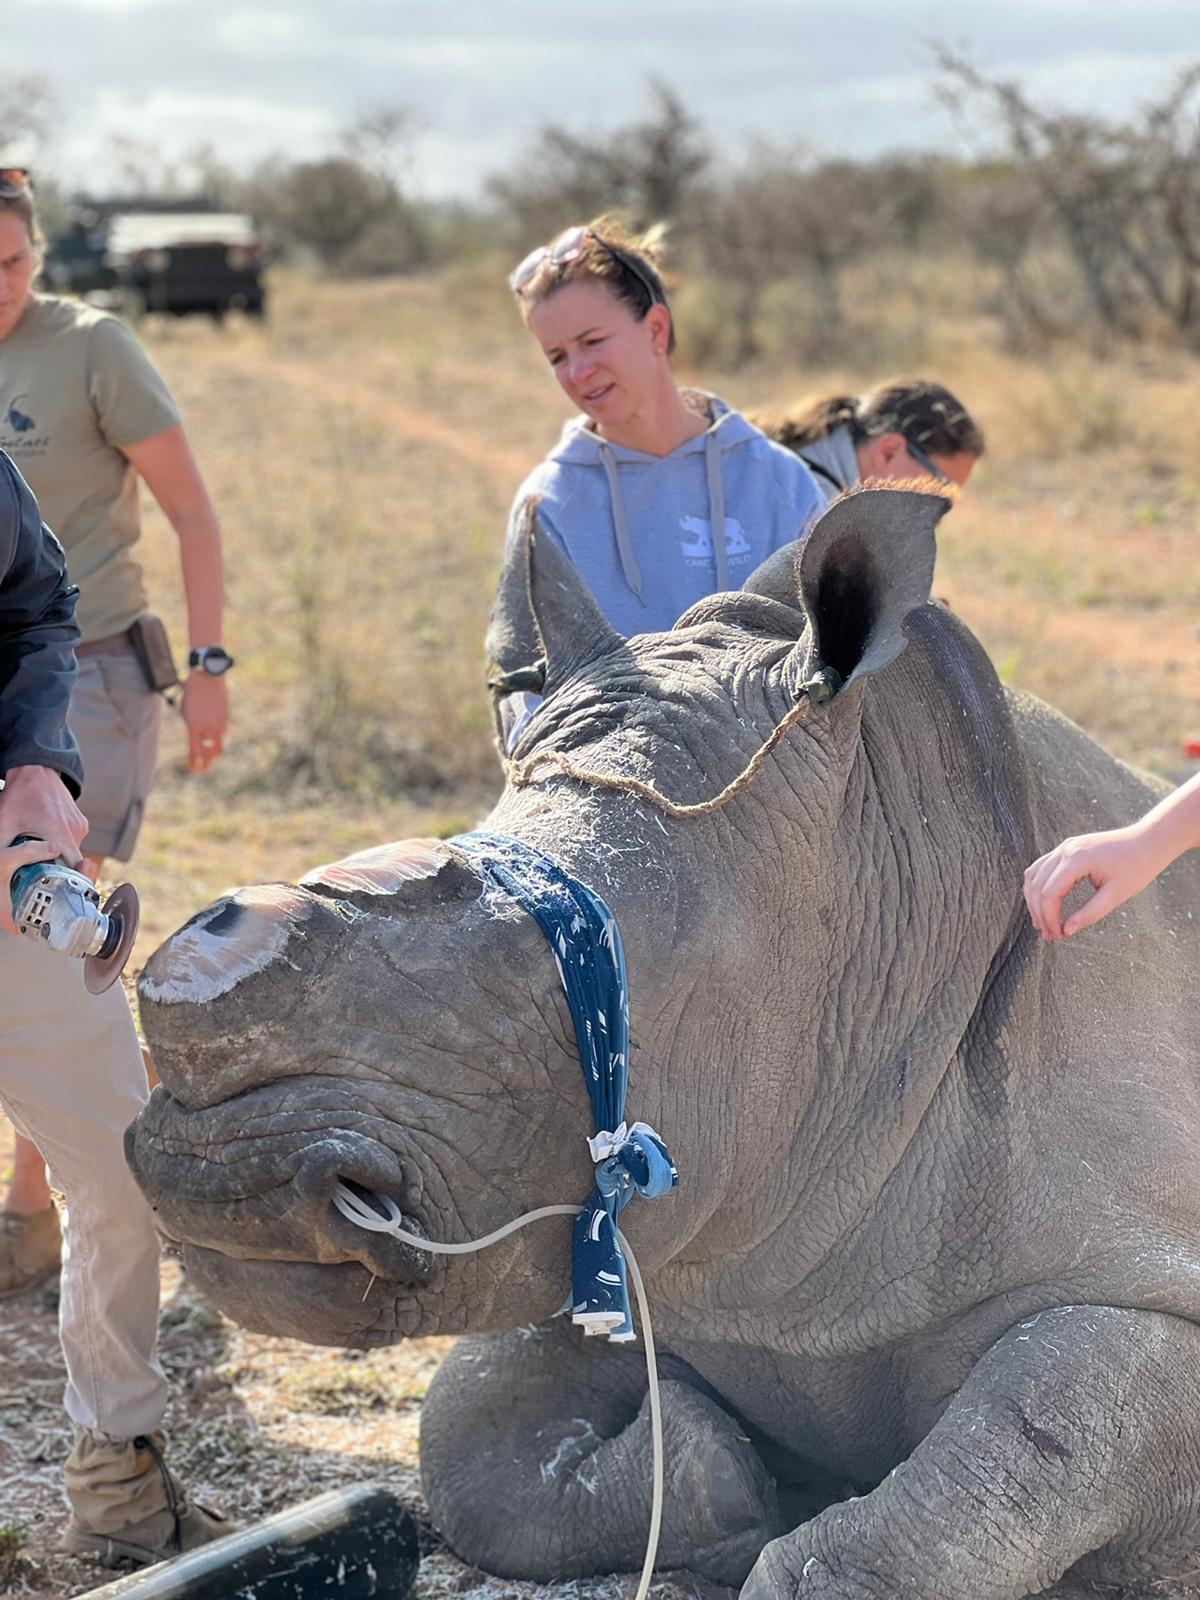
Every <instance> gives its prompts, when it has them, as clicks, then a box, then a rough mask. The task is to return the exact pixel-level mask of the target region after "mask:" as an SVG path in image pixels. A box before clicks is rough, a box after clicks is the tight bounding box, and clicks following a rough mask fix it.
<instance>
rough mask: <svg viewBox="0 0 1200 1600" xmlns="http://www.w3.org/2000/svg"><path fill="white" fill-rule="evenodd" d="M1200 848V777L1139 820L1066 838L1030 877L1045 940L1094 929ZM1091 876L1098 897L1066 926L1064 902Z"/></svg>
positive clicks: (1028, 896)
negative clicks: (1179, 860) (1186, 855)
mask: <svg viewBox="0 0 1200 1600" xmlns="http://www.w3.org/2000/svg"><path fill="white" fill-rule="evenodd" d="M1197 846H1200V773H1197V774H1196V776H1195V777H1194V778H1189V779H1188V781H1187V782H1186V783H1185V784H1183V785H1182V786H1181V787H1180V788H1178V789H1176V790H1175V792H1174V794H1169V795H1168V796H1167V797H1166V799H1165V800H1160V801H1159V803H1158V805H1156V806H1155V807H1154V809H1153V810H1152V811H1148V812H1147V813H1146V815H1145V816H1144V817H1141V818H1139V820H1138V821H1137V822H1131V823H1130V824H1129V826H1128V827H1127V828H1113V829H1112V830H1111V831H1109V832H1107V833H1086V834H1081V835H1080V836H1079V837H1077V838H1074V839H1064V840H1063V842H1062V844H1060V845H1059V846H1058V847H1057V849H1054V850H1051V851H1050V852H1049V853H1048V854H1047V855H1044V856H1041V857H1039V859H1038V860H1037V861H1035V862H1034V863H1033V865H1032V866H1031V867H1030V868H1029V869H1028V870H1027V871H1026V873H1025V903H1026V905H1027V906H1028V907H1029V915H1030V917H1031V918H1032V919H1033V925H1034V927H1035V928H1036V929H1037V930H1038V932H1039V933H1040V934H1041V935H1042V937H1043V939H1063V938H1070V936H1071V935H1072V934H1073V933H1079V932H1080V931H1081V930H1082V929H1084V928H1090V927H1091V926H1092V924H1093V923H1095V922H1099V921H1100V919H1101V918H1102V917H1106V916H1107V915H1108V913H1109V912H1110V911H1113V910H1115V908H1116V907H1117V906H1119V905H1121V904H1122V903H1123V902H1124V901H1126V900H1129V899H1131V898H1132V897H1133V896H1134V895H1135V894H1138V893H1139V892H1140V891H1141V890H1142V889H1144V888H1145V887H1146V885H1147V884H1148V883H1150V882H1151V881H1152V880H1153V879H1154V878H1156V877H1157V876H1158V874H1159V873H1160V872H1161V871H1162V870H1163V868H1164V867H1168V866H1170V864H1171V862H1172V861H1174V860H1176V858H1177V857H1179V856H1181V855H1183V854H1184V852H1185V851H1187V850H1194V849H1195V848H1196V847H1197ZM1085 878H1087V879H1088V880H1089V882H1090V883H1091V885H1092V887H1093V889H1095V891H1096V892H1095V894H1094V895H1093V896H1092V898H1091V899H1090V900H1088V901H1087V902H1086V904H1084V905H1082V906H1080V908H1079V910H1078V911H1076V912H1073V913H1072V915H1071V916H1069V917H1068V918H1067V920H1066V922H1065V923H1064V922H1063V920H1062V903H1063V900H1064V899H1065V898H1066V896H1067V895H1068V894H1069V893H1070V892H1071V890H1072V889H1073V888H1074V887H1075V885H1076V884H1077V883H1082V882H1083V880H1084V879H1085Z"/></svg>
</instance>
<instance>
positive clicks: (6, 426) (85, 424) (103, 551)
mask: <svg viewBox="0 0 1200 1600" xmlns="http://www.w3.org/2000/svg"><path fill="white" fill-rule="evenodd" d="M40 248H41V236H40V233H39V231H38V225H37V218H36V214H35V211H34V205H33V198H32V194H31V192H30V189H29V187H28V184H27V183H26V182H24V180H23V179H22V177H21V175H20V173H19V170H18V169H10V170H9V172H8V173H7V175H6V179H5V181H4V182H3V183H2V184H0V449H2V450H4V451H5V452H6V453H7V454H8V455H9V456H10V457H11V459H12V460H13V462H14V463H15V464H16V466H17V468H18V470H19V471H20V472H21V474H22V476H23V477H24V478H25V480H26V481H27V483H28V484H29V485H30V487H31V488H32V490H33V492H34V494H35V496H36V497H37V499H38V502H39V505H40V507H41V511H42V515H43V517H44V518H45V520H46V522H47V524H48V525H49V526H50V527H51V528H52V529H53V531H54V532H55V534H56V535H57V536H58V539H59V541H60V542H61V544H62V545H63V547H64V549H65V550H66V554H67V566H68V571H69V573H70V577H71V580H72V582H73V583H75V584H76V585H77V586H78V588H79V591H80V592H79V600H78V608H77V613H76V614H77V619H78V623H79V627H80V635H81V644H80V646H79V650H78V656H79V676H78V679H77V682H76V686H75V689H74V692H73V694H72V697H71V708H70V718H69V719H70V725H71V731H72V732H73V733H74V735H75V737H76V739H77V740H78V742H79V745H80V749H81V751H82V754H83V762H84V785H83V792H82V794H81V795H80V799H79V805H80V809H81V811H82V812H83V814H84V816H85V817H86V818H87V821H88V832H87V837H86V838H85V839H84V842H83V855H84V858H85V870H86V871H88V872H89V874H90V875H91V876H93V877H94V876H96V875H97V874H98V873H99V871H100V867H101V864H102V862H103V861H104V859H105V858H106V857H109V856H111V857H114V858H115V859H116V860H119V861H128V860H129V858H130V856H131V855H132V854H133V849H134V845H135V843H136V841H137V836H138V830H139V828H140V826H141V821H142V816H143V812H144V809H145V804H146V798H147V796H148V794H149V792H150V788H151V784H152V782H153V778H154V768H155V763H156V759H157V754H158V735H159V726H160V722H161V717H162V707H163V701H162V697H161V696H160V695H158V694H157V693H155V692H154V691H153V690H152V689H151V688H150V687H149V686H148V684H147V683H146V680H145V677H144V676H143V673H142V669H141V666H140V665H139V662H138V658H137V656H136V655H135V654H134V650H133V645H132V643H131V641H130V638H129V633H128V630H129V627H130V625H131V624H132V623H134V622H136V621H137V620H138V619H139V618H141V617H143V616H144V615H145V614H146V613H147V611H148V604H147V596H146V591H145V587H144V584H143V579H142V569H141V567H140V565H139V563H138V560H137V541H138V538H139V536H140V533H141V526H140V521H139V513H138V478H139V476H140V477H142V478H144V479H145V480H146V483H147V484H148V485H149V487H150V490H151V493H152V494H153V495H154V497H155V499H156V500H157V501H158V503H159V505H160V506H161V507H162V509H163V511H164V512H165V513H166V516H167V519H168V520H169V522H170V523H171V526H172V527H173V528H174V530H175V532H176V534H177V535H178V537H179V549H180V557H181V562H182V567H183V585H184V592H185V596H186V599H187V612H188V631H189V636H190V643H191V646H192V657H191V659H192V661H193V662H194V663H200V665H197V667H196V670H193V671H191V672H190V673H189V675H188V677H187V680H186V682H185V685H184V690H183V699H182V711H183V717H184V721H185V722H186V724H187V730H188V745H189V752H188V761H189V766H190V768H191V770H192V771H193V772H205V771H207V770H208V768H209V767H210V766H211V764H212V762H213V761H214V760H215V759H216V758H217V757H218V756H219V755H220V754H221V749H222V742H223V739H224V734H225V727H226V723H227V720H228V708H227V699H226V688H225V682H224V678H223V676H221V675H219V671H214V668H216V669H220V668H222V667H223V666H225V665H228V663H229V657H228V656H227V655H226V654H225V652H224V651H223V650H222V649H220V648H219V647H220V643H221V633H222V615H223V607H224V590H223V575H222V560H221V535H220V529H219V527H218V525H217V519H216V516H215V514H214V512H213V508H212V504H211V502H210V501H209V498H208V494H207V491H206V490H205V487H204V483H203V481H202V479H201V477H200V473H199V471H198V469H197V467H196V463H195V460H194V459H193V457H192V453H191V450H190V448H189V446H188V442H187V439H186V437H185V435H184V432H183V428H182V426H181V424H180V419H179V412H178V410H177V409H176V406H175V403H174V401H173V400H172V398H171V395H170V392H169V391H168V389H167V386H166V384H165V383H164V382H163V380H162V378H161V377H160V376H159V375H158V373H157V372H156V371H155V370H154V367H153V366H152V365H151V363H150V361H149V359H148V358H147V356H146V355H145V353H144V351H143V350H142V348H141V346H140V345H139V344H138V342H137V340H136V339H135V338H134V337H133V335H132V334H131V333H130V332H129V330H128V329H127V328H126V327H125V326H124V325H123V324H122V323H121V322H119V321H118V320H117V319H116V318H115V317H112V316H109V315H108V314H107V313H104V312H100V311H96V310H93V309H92V308H90V307H88V306H84V305H81V304H79V303H78V302H76V301H72V300H65V299H60V298H58V297H56V296H44V295H37V294H34V293H33V281H34V278H35V276H36V272H37V267H38V261H39V255H40ZM214 647H216V648H215V650H214ZM202 668H207V670H203V669H202ZM7 843H8V840H6V839H0V847H2V846H4V845H5V844H7ZM59 1253H60V1240H59V1225H58V1216H57V1213H56V1211H55V1209H54V1206H53V1205H52V1203H51V1198H50V1190H49V1187H48V1185H47V1181H46V1171H45V1166H44V1163H43V1162H42V1159H41V1156H40V1155H39V1154H38V1152H37V1151H36V1150H35V1149H34V1147H33V1146H32V1145H30V1144H29V1143H28V1141H27V1140H24V1139H21V1140H19V1141H18V1144H17V1157H16V1162H15V1165H14V1171H13V1181H12V1183H11V1185H10V1187H9V1192H8V1196H7V1200H6V1202H5V1206H4V1209H3V1210H2V1211H0V1298H3V1297H4V1296H6V1295H11V1294H17V1293H20V1292H21V1291H22V1290H23V1289H26V1288H29V1287H32V1286H33V1285H34V1284H35V1283H37V1282H38V1281H40V1280H41V1279H42V1278H44V1277H46V1276H48V1275H49V1274H50V1273H51V1272H53V1271H54V1270H56V1268H57V1266H58V1262H59Z"/></svg>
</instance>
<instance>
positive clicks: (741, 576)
mask: <svg viewBox="0 0 1200 1600" xmlns="http://www.w3.org/2000/svg"><path fill="white" fill-rule="evenodd" d="M509 281H510V285H511V287H512V289H513V292H514V293H515V295H516V296H517V300H518V303H519V305H520V308H521V313H522V315H523V316H524V318H525V322H526V325H527V326H528V328H529V330H530V332H531V333H532V334H533V336H534V338H535V339H536V340H537V342H538V344H539V345H540V346H541V349H542V351H543V353H544V354H545V357H546V360H547V361H548V362H549V364H550V368H551V370H552V372H553V373H554V375H555V377H556V378H557V379H558V382H559V385H560V386H561V388H562V390H563V392H564V393H565V394H566V396H567V398H568V399H569V400H570V401H571V403H572V404H573V405H574V406H575V407H576V409H577V412H578V415H577V416H575V417H574V418H572V420H571V421H570V422H568V423H567V424H566V426H565V428H564V429H563V433H562V437H561V439H560V440H559V442H558V444H557V445H556V446H555V448H554V449H553V450H552V451H551V452H550V454H549V456H548V457H547V458H546V460H545V461H544V462H542V464H541V465H540V466H539V467H538V468H536V470H535V471H534V472H533V473H532V474H531V475H530V477H529V478H527V479H526V481H525V483H524V484H522V486H521V489H520V491H519V492H518V494H517V498H516V503H515V505H514V508H513V517H512V519H511V522H510V527H509V541H510V550H511V548H512V542H513V540H514V539H515V537H516V529H517V528H518V526H519V524H520V512H521V510H522V509H523V507H524V506H525V505H526V503H527V502H528V500H529V499H530V498H531V497H534V496H536V497H538V498H539V500H540V506H539V511H538V519H539V523H540V526H541V527H542V529H543V530H544V532H545V533H546V534H547V535H548V536H549V537H550V538H551V539H552V540H554V542H555V544H557V546H558V547H559V549H560V550H562V551H563V552H564V553H565V554H566V555H567V556H568V557H569V558H570V560H571V561H573V562H574V563H575V565H576V567H577V568H578V569H579V571H580V573H581V574H582V575H583V577H584V578H585V580H586V581H587V583H588V586H589V587H590V589H591V591H592V593H593V595H594V596H595V598H596V600H597V602H598V604H599V606H600V609H601V611H602V612H603V613H604V615H605V616H606V617H607V619H608V620H609V622H611V623H612V625H613V626H614V627H615V628H617V629H618V630H619V631H620V632H621V633H624V634H626V635H630V634H635V633H647V632H657V631H661V630H663V629H667V628H670V627H672V626H673V625H674V623H675V621H676V619H677V618H678V617H679V616H680V615H681V614H682V612H684V611H685V610H686V609H687V608H688V606H690V605H692V604H694V603H695V601H697V600H700V599H703V597H704V596H705V595H708V594H712V593H714V592H715V591H718V590H724V589H737V588H739V587H740V586H741V584H742V582H743V581H744V580H745V578H746V577H748V576H749V574H750V573H751V572H752V571H753V570H754V568H755V567H757V566H758V565H759V564H760V563H761V562H762V561H764V560H765V559H766V558H767V556H769V555H771V554H772V552H773V551H775V550H777V549H779V548H780V546H782V545H785V544H790V543H791V542H792V541H793V540H794V539H799V538H802V537H803V535H804V533H805V532H806V530H807V528H808V526H809V524H810V523H811V521H812V519H813V517H814V516H815V515H816V513H817V511H818V510H819V509H820V506H821V497H820V495H819V494H818V493H817V490H816V488H815V486H814V484H813V481H812V479H811V477H810V476H809V474H808V471H807V469H806V468H805V467H804V465H803V464H802V463H801V462H800V461H799V460H797V458H796V457H795V456H794V455H792V454H791V453H790V452H788V451H786V450H782V449H780V448H779V447H778V446H777V445H774V444H772V443H771V442H770V440H768V439H767V438H765V437H764V435H763V434H762V433H760V432H759V431H758V429H757V428H753V427H751V426H750V424H749V423H748V422H747V421H746V419H745V418H744V417H742V416H741V415H739V413H738V412H736V411H733V410H731V409H730V408H729V407H728V406H727V405H725V404H724V402H723V401H721V400H718V399H717V398H716V397H715V396H714V395H710V394H702V393H699V392H698V391H691V390H688V391H684V390H681V389H680V388H679V386H678V385H677V384H676V382H675V378H674V375H673V374H672V371H671V363H670V357H671V353H672V351H673V350H674V348H675V330H674V326H673V323H672V318H671V312H670V308H669V306H668V305H667V297H666V294H665V292H664V289H663V282H662V278H661V276H660V274H659V270H658V268H657V266H656V265H655V261H654V256H653V251H652V248H651V246H650V245H649V244H648V243H642V244H640V245H639V244H635V243H634V241H633V240H632V239H630V238H629V237H628V236H627V235H626V234H625V233H624V232H623V231H622V229H621V228H620V227H619V226H618V225H617V224H615V223H613V222H611V221H608V220H606V219H604V218H601V219H599V220H598V221H596V222H593V223H589V224H587V225H586V226H580V227H576V228H571V229H568V230H567V232H566V233H563V234H561V235H560V236H559V237H558V238H557V239H555V240H554V241H553V243H551V244H549V245H544V246H541V247H539V248H538V249H537V250H534V251H533V252H532V253H531V254H530V255H528V256H527V257H526V258H525V260H524V261H522V262H521V264H520V266H519V267H517V269H516V271H515V272H514V273H513V274H512V276H511V278H510V280H509ZM507 605H508V600H507V589H506V586H505V585H504V584H503V583H502V585H501V592H500V595H499V596H498V599H497V604H496V608H495V610H494V611H493V619H492V630H491V633H490V635H489V644H490V646H491V651H492V656H493V660H494V662H495V664H496V666H497V667H498V668H499V669H500V676H499V679H498V680H494V681H498V682H499V683H500V685H501V689H502V690H503V688H504V686H505V684H506V682H511V669H513V668H518V667H523V666H526V665H527V663H525V662H520V661H517V660H516V659H514V658H513V657H512V651H511V648H510V647H511V645H512V641H513V639H514V637H515V634H516V633H519V631H520V630H514V628H513V626H512V619H511V617H509V616H507V615H506V614H505V613H506V609H507ZM505 674H508V678H507V679H506V677H505ZM530 709H531V707H530V697H529V696H528V695H526V696H525V698H524V699H523V700H522V701H520V702H518V701H515V700H507V699H506V701H505V706H504V708H503V710H502V713H501V720H502V724H503V726H504V728H505V731H506V737H507V739H508V742H509V743H510V745H511V744H512V743H514V742H515V739H516V737H518V736H519V733H520V730H521V727H523V725H524V720H525V715H524V714H527V713H528V711H529V710H530ZM522 713H524V714H522Z"/></svg>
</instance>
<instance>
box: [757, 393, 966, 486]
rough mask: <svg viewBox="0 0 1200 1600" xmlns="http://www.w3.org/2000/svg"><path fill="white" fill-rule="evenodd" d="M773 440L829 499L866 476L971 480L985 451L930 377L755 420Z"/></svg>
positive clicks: (958, 407) (960, 410) (956, 405)
mask: <svg viewBox="0 0 1200 1600" xmlns="http://www.w3.org/2000/svg"><path fill="white" fill-rule="evenodd" d="M754 420H755V421H756V422H757V424H758V426H759V427H760V428H762V430H763V432H764V433H765V434H766V435H767V437H768V438H770V439H773V440H775V442H776V443H777V444H781V445H783V446H784V447H785V448H786V449H788V450H791V451H793V452H794V453H795V454H796V455H797V456H798V457H799V458H800V460H801V461H803V462H804V464H805V466H806V467H807V468H808V470H809V471H810V472H811V473H812V475H813V478H814V479H815V480H816V484H817V487H818V489H819V490H820V491H821V495H822V497H823V499H824V500H825V501H826V502H828V501H830V500H832V499H834V498H835V496H837V495H839V494H841V493H842V491H843V490H845V489H852V488H853V487H854V485H855V484H856V483H863V482H865V480H866V479H868V478H873V479H877V480H878V479H881V478H883V479H887V478H893V479H899V478H905V479H909V478H925V477H931V478H936V479H937V480H938V482H939V483H945V484H957V485H958V486H959V488H961V487H962V485H963V484H964V483H966V481H967V479H968V478H969V477H970V475H971V469H972V468H973V467H974V465H975V463H976V461H978V460H979V457H980V456H981V455H982V454H983V450H984V439H983V432H982V430H981V429H980V427H979V425H978V424H977V423H976V422H975V421H974V420H973V419H972V417H971V415H970V413H969V412H968V411H967V409H966V407H965V406H964V405H963V403H962V401H961V400H959V399H957V398H956V397H955V396H954V395H952V394H951V393H950V391H949V389H944V388H943V387H942V385H941V384H940V383H932V382H930V380H929V379H928V378H898V379H895V380H893V381H892V382H891V383H882V384H880V385H879V387H878V388H876V389H872V391H871V392H870V394H868V395H865V396H863V397H862V398H861V399H860V398H858V397H856V396H853V395H828V396H825V397H823V398H821V399H819V400H807V401H802V402H801V403H800V404H799V405H798V406H796V407H794V409H793V410H791V411H788V412H785V413H784V414H783V415H782V416H767V415H765V414H764V415H761V416H758V415H756V416H755V417H754Z"/></svg>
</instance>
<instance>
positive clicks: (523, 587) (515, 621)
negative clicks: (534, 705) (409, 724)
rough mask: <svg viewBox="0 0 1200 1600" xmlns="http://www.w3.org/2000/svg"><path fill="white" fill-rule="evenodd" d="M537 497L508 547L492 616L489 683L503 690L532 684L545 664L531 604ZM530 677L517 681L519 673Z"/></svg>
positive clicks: (526, 507)
mask: <svg viewBox="0 0 1200 1600" xmlns="http://www.w3.org/2000/svg"><path fill="white" fill-rule="evenodd" d="M537 504H538V503H537V501H536V500H528V501H526V503H525V505H524V506H523V507H522V508H521V513H520V522H519V524H518V527H517V529H516V532H515V534H514V536H513V537H512V538H510V539H509V541H508V544H507V546H506V548H505V551H504V565H503V566H502V567H501V568H500V581H499V583H498V584H497V585H496V598H495V600H494V601H493V602H492V614H491V617H490V618H489V620H488V631H487V646H486V648H487V657H488V683H489V685H490V686H491V687H492V688H493V689H497V690H498V691H499V692H501V693H509V692H511V690H512V689H513V688H530V687H532V686H533V681H534V680H535V679H536V677H537V676H538V672H539V670H540V668H541V663H540V661H539V658H540V656H541V654H542V641H541V639H540V638H539V636H538V631H537V627H536V625H535V623H534V620H533V607H532V606H531V605H530V604H529V540H530V537H531V534H532V531H533V525H534V522H535V520H536V518H537ZM525 676H528V677H529V678H530V682H528V683H525V682H521V683H517V682H515V681H512V680H514V678H516V677H525Z"/></svg>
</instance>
